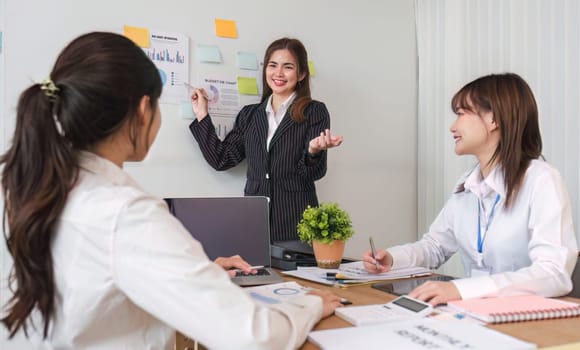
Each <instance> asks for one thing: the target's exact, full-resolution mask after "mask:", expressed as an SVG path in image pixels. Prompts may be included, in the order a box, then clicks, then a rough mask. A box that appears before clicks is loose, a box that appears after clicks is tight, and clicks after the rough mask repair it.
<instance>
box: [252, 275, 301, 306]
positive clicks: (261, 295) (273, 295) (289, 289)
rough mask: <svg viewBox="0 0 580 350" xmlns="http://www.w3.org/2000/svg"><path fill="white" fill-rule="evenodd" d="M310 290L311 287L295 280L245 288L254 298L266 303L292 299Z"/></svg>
mask: <svg viewBox="0 0 580 350" xmlns="http://www.w3.org/2000/svg"><path fill="white" fill-rule="evenodd" d="M309 290H310V289H309V288H306V287H303V286H301V285H299V284H298V283H296V282H293V281H292V282H283V283H274V284H266V285H263V286H256V287H246V288H244V291H245V292H247V293H248V294H249V295H250V296H251V297H252V299H254V300H256V301H258V302H260V303H261V304H266V305H272V304H280V303H282V302H287V301H290V300H291V299H292V298H295V297H297V296H300V295H304V294H306V293H307V292H308V291H309Z"/></svg>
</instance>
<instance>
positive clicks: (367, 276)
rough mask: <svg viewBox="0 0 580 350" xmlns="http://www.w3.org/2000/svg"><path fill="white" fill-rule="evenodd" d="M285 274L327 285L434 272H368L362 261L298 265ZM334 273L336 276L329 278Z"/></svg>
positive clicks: (410, 268) (412, 268)
mask: <svg viewBox="0 0 580 350" xmlns="http://www.w3.org/2000/svg"><path fill="white" fill-rule="evenodd" d="M282 273H283V274H285V275H289V276H293V277H298V278H302V279H306V280H309V281H312V282H317V283H322V284H326V285H335V284H338V285H349V284H360V283H367V282H371V281H385V280H393V279H398V278H409V277H419V276H426V275H430V274H431V273H432V271H431V270H429V269H426V268H424V267H409V268H402V269H394V270H391V271H389V272H384V273H380V274H373V273H368V272H366V270H365V269H364V267H363V263H362V261H355V262H351V263H346V264H341V265H340V267H339V268H338V269H321V268H319V267H298V269H297V270H291V271H283V272H282ZM329 274H334V278H329V277H328V275H329Z"/></svg>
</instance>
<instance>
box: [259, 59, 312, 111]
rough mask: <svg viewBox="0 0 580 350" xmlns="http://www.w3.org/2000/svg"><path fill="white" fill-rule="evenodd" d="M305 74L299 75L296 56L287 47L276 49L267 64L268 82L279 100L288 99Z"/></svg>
mask: <svg viewBox="0 0 580 350" xmlns="http://www.w3.org/2000/svg"><path fill="white" fill-rule="evenodd" d="M304 76H305V74H304V73H303V74H301V75H300V76H299V75H298V63H297V61H296V58H295V57H294V56H293V55H292V53H290V51H288V50H287V49H282V50H276V51H274V52H273V53H272V55H271V56H270V59H269V60H268V63H267V66H266V82H267V83H268V86H269V87H270V89H272V94H273V95H274V97H275V98H276V99H278V100H279V101H284V100H285V99H287V98H288V97H289V96H290V95H291V94H292V93H293V92H294V90H296V85H297V84H298V81H300V80H302V79H304Z"/></svg>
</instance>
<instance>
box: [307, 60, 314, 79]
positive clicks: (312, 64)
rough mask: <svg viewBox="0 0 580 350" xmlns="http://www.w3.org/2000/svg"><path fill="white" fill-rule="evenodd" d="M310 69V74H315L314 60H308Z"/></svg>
mask: <svg viewBox="0 0 580 350" xmlns="http://www.w3.org/2000/svg"><path fill="white" fill-rule="evenodd" d="M308 71H309V72H310V76H311V77H313V76H314V62H312V61H310V60H309V61H308Z"/></svg>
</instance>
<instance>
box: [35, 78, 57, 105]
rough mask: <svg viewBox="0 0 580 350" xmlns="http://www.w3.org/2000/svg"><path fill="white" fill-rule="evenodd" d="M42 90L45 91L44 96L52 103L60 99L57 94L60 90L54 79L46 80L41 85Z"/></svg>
mask: <svg viewBox="0 0 580 350" xmlns="http://www.w3.org/2000/svg"><path fill="white" fill-rule="evenodd" d="M40 90H42V91H44V95H46V97H48V98H49V99H50V100H51V101H52V100H55V99H56V98H57V97H58V95H57V92H58V91H59V90H60V89H59V88H58V87H57V86H56V85H55V84H54V82H53V81H52V79H50V78H46V79H44V80H43V81H42V83H40Z"/></svg>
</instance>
